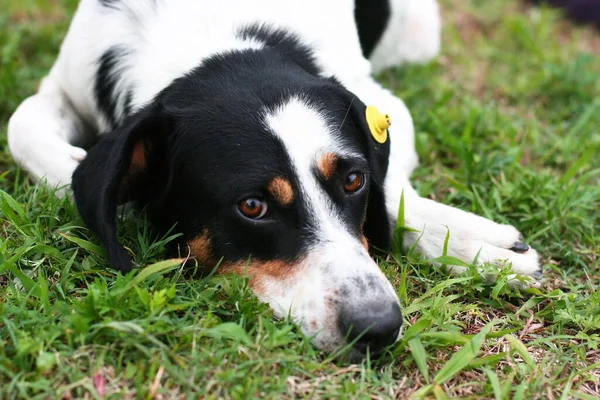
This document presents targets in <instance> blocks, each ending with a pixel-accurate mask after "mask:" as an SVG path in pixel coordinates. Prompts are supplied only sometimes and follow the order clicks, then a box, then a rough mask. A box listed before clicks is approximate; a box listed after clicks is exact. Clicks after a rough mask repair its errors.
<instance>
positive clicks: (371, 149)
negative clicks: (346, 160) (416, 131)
mask: <svg viewBox="0 0 600 400" xmlns="http://www.w3.org/2000/svg"><path fill="white" fill-rule="evenodd" d="M382 111H383V112H385V110H382ZM352 113H353V117H354V121H355V124H356V125H357V126H358V127H359V129H360V131H361V138H362V140H363V146H364V148H365V149H366V152H367V154H366V155H367V158H368V160H369V167H370V170H371V186H370V189H369V198H368V203H367V215H366V218H365V223H364V226H363V234H364V235H365V236H366V237H367V239H368V240H369V243H370V244H371V246H372V247H374V248H377V249H380V250H384V251H387V250H390V249H391V246H392V238H391V231H390V221H389V217H388V214H387V209H386V206H385V190H384V182H385V177H386V175H387V170H388V163H389V156H390V141H391V138H390V135H389V134H388V132H387V131H386V132H385V137H386V140H385V141H383V143H380V141H382V139H380V140H379V141H378V140H376V139H375V137H374V135H373V133H372V131H371V127H369V123H368V122H367V115H366V114H367V106H366V105H365V104H364V103H362V102H361V101H360V100H358V99H356V98H355V99H354V100H353V103H352ZM380 137H381V136H380Z"/></svg>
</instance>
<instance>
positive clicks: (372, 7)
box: [354, 0, 391, 58]
mask: <svg viewBox="0 0 600 400" xmlns="http://www.w3.org/2000/svg"><path fill="white" fill-rule="evenodd" d="M354 5H355V8H354V19H355V20H356V26H357V28H358V36H359V38H360V46H361V48H362V52H363V55H364V56H365V57H366V58H369V57H370V56H371V54H372V53H373V50H375V47H376V46H377V44H378V43H379V40H380V39H381V37H382V36H383V33H384V32H385V28H386V27H387V24H388V23H389V20H390V13H391V11H390V3H389V0H355V1H354Z"/></svg>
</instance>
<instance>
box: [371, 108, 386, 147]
mask: <svg viewBox="0 0 600 400" xmlns="http://www.w3.org/2000/svg"><path fill="white" fill-rule="evenodd" d="M366 116H367V124H368V125H369V129H370V130H371V135H372V136H373V139H375V141H376V142H377V143H381V144H383V143H385V142H386V141H387V138H388V131H387V130H388V128H389V127H390V125H392V121H391V119H390V116H389V115H387V114H382V113H380V112H379V110H378V109H377V108H376V107H374V106H368V107H367V112H366Z"/></svg>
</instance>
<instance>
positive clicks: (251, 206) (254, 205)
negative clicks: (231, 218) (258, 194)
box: [238, 198, 267, 219]
mask: <svg viewBox="0 0 600 400" xmlns="http://www.w3.org/2000/svg"><path fill="white" fill-rule="evenodd" d="M238 208H239V210H240V212H241V213H242V215H243V216H244V217H246V218H250V219H261V218H262V217H264V216H265V214H266V213H267V203H265V202H264V201H262V200H259V199H255V198H249V199H246V200H242V201H241V202H240V204H239V205H238Z"/></svg>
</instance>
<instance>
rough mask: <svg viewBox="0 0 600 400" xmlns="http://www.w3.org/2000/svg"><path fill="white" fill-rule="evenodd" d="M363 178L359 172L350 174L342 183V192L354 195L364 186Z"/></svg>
mask: <svg viewBox="0 0 600 400" xmlns="http://www.w3.org/2000/svg"><path fill="white" fill-rule="evenodd" d="M364 180H365V176H364V174H362V173H360V172H352V173H351V174H349V175H348V176H347V177H346V180H345V181H344V190H345V191H346V193H354V192H357V191H358V190H360V189H361V188H362V187H363V185H364Z"/></svg>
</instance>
